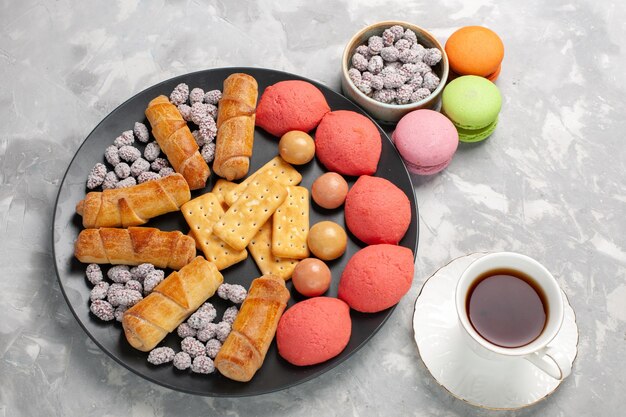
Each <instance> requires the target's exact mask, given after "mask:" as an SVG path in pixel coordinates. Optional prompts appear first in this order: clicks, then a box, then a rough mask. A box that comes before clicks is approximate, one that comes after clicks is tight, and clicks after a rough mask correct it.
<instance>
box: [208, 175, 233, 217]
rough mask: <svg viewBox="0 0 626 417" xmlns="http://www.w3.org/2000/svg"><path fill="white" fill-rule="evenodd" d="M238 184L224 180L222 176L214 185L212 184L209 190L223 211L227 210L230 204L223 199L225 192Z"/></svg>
mask: <svg viewBox="0 0 626 417" xmlns="http://www.w3.org/2000/svg"><path fill="white" fill-rule="evenodd" d="M238 185H239V184H237V183H234V182H230V181H226V180H225V179H222V178H220V179H219V180H217V181H216V182H215V185H214V186H213V190H211V192H212V193H213V194H215V196H216V197H217V199H218V200H219V202H220V204H221V205H222V208H223V209H224V211H226V210H228V207H229V206H230V204H228V203H226V201H225V200H224V198H225V197H226V194H227V193H229V192H230V191H232V190H234V189H235V187H237V186H238Z"/></svg>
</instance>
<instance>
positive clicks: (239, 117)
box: [213, 73, 259, 181]
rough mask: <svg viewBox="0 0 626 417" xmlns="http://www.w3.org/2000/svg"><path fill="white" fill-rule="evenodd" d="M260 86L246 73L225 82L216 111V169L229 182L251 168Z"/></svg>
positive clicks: (214, 164)
mask: <svg viewBox="0 0 626 417" xmlns="http://www.w3.org/2000/svg"><path fill="white" fill-rule="evenodd" d="M258 95H259V86H258V84H257V82H256V80H255V79H254V78H253V77H251V76H250V75H247V74H241V73H236V74H232V75H230V76H229V77H228V78H226V80H224V92H223V95H222V98H221V100H220V102H219V107H218V112H217V140H216V144H215V161H214V162H213V170H214V171H215V173H216V174H217V175H219V176H220V177H224V178H226V179H227V180H228V181H232V180H235V179H239V178H243V177H245V176H246V174H247V173H248V170H249V169H250V157H251V156H252V147H253V145H254V121H255V111H256V101H257V97H258Z"/></svg>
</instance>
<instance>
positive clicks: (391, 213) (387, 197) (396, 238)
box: [345, 175, 411, 245]
mask: <svg viewBox="0 0 626 417" xmlns="http://www.w3.org/2000/svg"><path fill="white" fill-rule="evenodd" d="M345 216H346V226H348V229H349V230H350V231H351V232H352V234H353V235H354V236H356V237H357V238H359V239H360V240H362V241H363V242H365V243H367V244H368V245H375V244H378V243H392V244H397V243H398V242H400V240H401V239H402V237H403V236H404V234H405V233H406V231H407V230H408V228H409V225H410V224H411V203H410V202H409V199H408V197H407V196H406V194H404V191H402V190H401V189H399V188H398V187H396V186H395V185H394V184H392V183H391V182H390V181H388V180H386V179H384V178H380V177H370V176H368V175H363V176H362V177H359V179H358V180H357V181H356V182H355V183H354V185H353V186H352V188H351V189H350V191H348V195H347V196H346V203H345Z"/></svg>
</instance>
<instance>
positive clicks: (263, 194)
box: [213, 173, 287, 250]
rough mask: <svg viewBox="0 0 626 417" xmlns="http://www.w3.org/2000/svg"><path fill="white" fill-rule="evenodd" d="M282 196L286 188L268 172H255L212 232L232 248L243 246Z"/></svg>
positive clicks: (278, 204)
mask: <svg viewBox="0 0 626 417" xmlns="http://www.w3.org/2000/svg"><path fill="white" fill-rule="evenodd" d="M285 198H287V189H286V188H285V187H284V186H283V185H282V184H280V183H279V182H278V181H275V180H274V178H273V177H272V176H270V175H269V174H267V173H265V174H262V175H256V176H255V177H254V179H253V180H252V181H251V182H250V183H249V184H248V186H247V187H246V189H245V190H244V192H243V193H241V195H240V196H239V198H238V199H237V201H236V202H235V203H234V204H233V205H232V206H230V208H229V209H228V211H227V212H226V213H225V214H224V215H223V216H222V218H221V219H220V220H218V222H217V223H216V224H215V226H214V227H213V234H214V235H215V236H217V237H219V238H220V239H222V240H223V241H224V242H226V243H227V244H228V245H230V246H231V247H232V248H234V249H236V250H244V249H245V248H246V246H248V243H250V241H251V240H252V238H253V237H254V235H256V234H257V232H258V231H259V229H260V228H261V227H262V226H263V225H264V224H265V222H266V221H267V220H268V219H269V218H270V217H271V216H272V214H274V212H275V211H276V209H277V208H278V206H280V205H281V204H282V203H283V201H285Z"/></svg>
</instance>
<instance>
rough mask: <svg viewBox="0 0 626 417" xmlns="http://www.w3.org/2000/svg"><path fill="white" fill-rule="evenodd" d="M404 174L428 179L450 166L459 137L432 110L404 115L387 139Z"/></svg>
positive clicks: (444, 118)
mask: <svg viewBox="0 0 626 417" xmlns="http://www.w3.org/2000/svg"><path fill="white" fill-rule="evenodd" d="M391 136H392V139H393V142H394V143H395V145H396V148H397V149H398V152H400V155H401V156H402V159H403V160H404V163H405V164H406V166H407V168H408V170H409V171H410V172H412V173H414V174H419V175H432V174H436V173H437V172H439V171H441V170H442V169H444V168H445V167H447V166H448V164H450V161H451V160H452V157H453V156H454V153H455V152H456V148H457V146H458V145H459V134H458V132H457V130H456V128H455V127H454V125H453V124H452V122H451V121H450V120H449V119H448V118H447V117H445V116H444V115H442V114H441V113H438V112H436V111H433V110H415V111H412V112H410V113H408V114H406V115H405V116H404V117H403V118H402V119H400V121H399V122H398V125H397V126H396V130H395V131H394V132H393V134H392V135H391Z"/></svg>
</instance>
